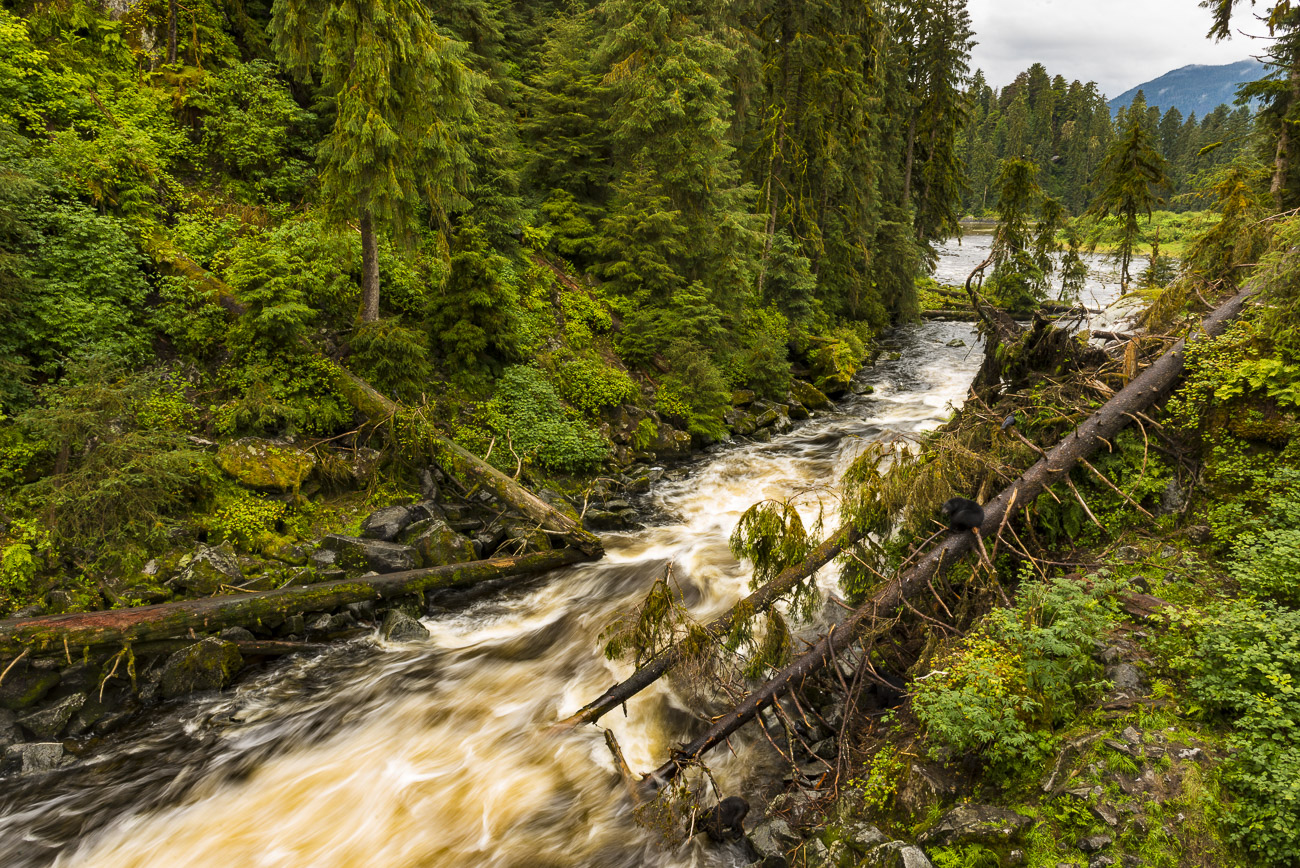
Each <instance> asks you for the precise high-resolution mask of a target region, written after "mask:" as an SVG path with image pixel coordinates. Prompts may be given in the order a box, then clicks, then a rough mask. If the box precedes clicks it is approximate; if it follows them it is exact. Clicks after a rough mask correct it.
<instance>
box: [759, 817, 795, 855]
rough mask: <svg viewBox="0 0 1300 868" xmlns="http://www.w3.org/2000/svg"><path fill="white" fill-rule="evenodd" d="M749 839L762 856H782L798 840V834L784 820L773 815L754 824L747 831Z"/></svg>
mask: <svg viewBox="0 0 1300 868" xmlns="http://www.w3.org/2000/svg"><path fill="white" fill-rule="evenodd" d="M749 840H750V841H751V842H752V843H753V845H754V849H756V850H758V852H759V853H761V854H763V855H764V856H781V857H784V856H785V852H786V850H788V849H789V848H790V847H793V846H794V845H795V844H796V843H797V842H798V841H799V836H798V835H796V834H795V833H794V830H792V829H791V828H790V824H789V823H787V822H786V821H785V820H783V819H781V818H780V817H773V818H771V819H767V820H764V821H763V822H761V823H759V824H758V825H757V826H755V827H754V829H753V831H751V832H750V833H749Z"/></svg>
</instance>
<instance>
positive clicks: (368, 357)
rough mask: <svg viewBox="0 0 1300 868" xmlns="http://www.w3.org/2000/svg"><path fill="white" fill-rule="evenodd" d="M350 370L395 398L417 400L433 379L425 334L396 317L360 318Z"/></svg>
mask: <svg viewBox="0 0 1300 868" xmlns="http://www.w3.org/2000/svg"><path fill="white" fill-rule="evenodd" d="M350 343H351V345H352V357H351V359H350V360H349V365H350V366H351V369H352V372H353V373H355V374H359V375H360V376H361V377H363V378H365V379H366V381H367V382H369V383H370V384H371V385H372V386H374V387H375V388H377V389H379V391H381V392H383V393H384V394H386V395H390V396H392V397H394V398H396V399H397V400H399V401H404V402H408V403H410V402H418V401H419V399H420V397H421V396H422V395H423V394H425V393H427V391H428V389H429V385H430V383H431V382H432V381H433V379H434V378H433V368H432V366H431V365H430V364H429V348H428V338H427V337H426V336H425V334H424V332H422V331H418V330H416V329H413V328H409V327H407V326H405V325H403V324H402V323H401V321H400V320H399V319H398V318H397V317H391V318H387V319H381V320H379V321H378V322H363V323H361V324H360V325H359V326H358V327H357V330H356V331H355V332H354V333H353V335H352V338H351V341H350Z"/></svg>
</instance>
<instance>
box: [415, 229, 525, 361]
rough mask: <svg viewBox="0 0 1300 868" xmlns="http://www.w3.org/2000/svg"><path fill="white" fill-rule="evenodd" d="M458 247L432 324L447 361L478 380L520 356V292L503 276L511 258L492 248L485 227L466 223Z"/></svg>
mask: <svg viewBox="0 0 1300 868" xmlns="http://www.w3.org/2000/svg"><path fill="white" fill-rule="evenodd" d="M454 250H455V252H454V253H453V254H452V257H451V271H450V273H449V275H448V277H447V282H446V284H445V285H444V286H443V288H442V291H441V292H440V293H438V294H437V295H435V297H434V298H433V300H432V305H431V307H432V309H431V311H430V315H429V322H430V326H431V327H432V329H433V335H434V340H435V341H436V345H437V347H438V349H439V350H440V354H441V356H442V358H443V360H444V361H445V362H446V363H447V364H448V365H449V366H450V367H451V368H452V370H454V371H456V372H457V374H458V376H460V377H461V378H466V377H468V378H470V379H474V378H476V377H479V376H482V375H483V374H486V373H491V372H495V371H498V370H500V368H501V366H502V365H503V364H504V363H506V362H509V361H511V360H512V359H514V358H515V346H516V344H515V315H514V310H515V308H516V306H517V301H516V299H517V296H516V294H515V291H514V287H513V286H511V285H510V284H509V283H507V282H506V281H505V280H503V279H502V272H503V271H505V267H504V266H505V260H504V259H503V258H502V257H501V256H498V255H497V254H495V253H493V252H492V250H491V249H490V248H489V247H488V244H487V238H486V236H485V233H484V231H483V228H482V227H481V226H478V225H470V226H463V227H461V228H460V230H459V231H458V232H457V233H456V238H455V248H454Z"/></svg>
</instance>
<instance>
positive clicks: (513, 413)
mask: <svg viewBox="0 0 1300 868" xmlns="http://www.w3.org/2000/svg"><path fill="white" fill-rule="evenodd" d="M487 414H488V424H489V426H490V427H491V428H492V430H493V431H495V432H496V433H497V434H498V435H499V436H500V437H501V438H503V439H505V440H507V442H506V443H502V444H499V447H498V448H499V449H500V451H499V452H497V453H496V454H497V455H507V456H508V455H509V451H508V450H510V449H513V450H514V452H515V453H516V454H518V455H519V456H520V457H521V458H523V459H525V460H530V461H536V462H537V463H539V464H541V465H542V466H543V467H546V468H548V469H550V470H559V471H564V472H570V473H576V472H579V471H582V470H586V469H589V468H592V467H595V466H597V465H599V464H600V463H601V462H602V461H604V460H605V457H606V455H608V452H609V447H608V445H607V444H606V443H605V441H603V440H602V439H601V438H600V435H599V434H597V433H596V431H595V430H593V429H592V428H591V427H590V426H589V425H587V424H586V423H584V422H582V421H581V420H579V419H574V418H572V417H571V416H570V415H569V413H568V412H566V410H565V407H564V404H563V403H562V402H561V401H560V396H559V395H558V394H556V391H555V387H554V386H552V385H551V382H550V380H548V379H546V375H545V374H543V373H542V372H541V371H540V370H538V369H537V368H534V367H529V366H525V365H513V366H511V367H509V368H506V369H505V371H504V372H503V373H502V375H501V379H500V380H499V381H498V383H497V388H496V394H495V396H494V397H493V398H492V400H491V401H489V402H488V405H487Z"/></svg>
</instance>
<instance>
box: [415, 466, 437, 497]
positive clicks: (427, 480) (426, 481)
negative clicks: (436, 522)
mask: <svg viewBox="0 0 1300 868" xmlns="http://www.w3.org/2000/svg"><path fill="white" fill-rule="evenodd" d="M433 470H434V468H432V467H426V468H424V469H423V470H421V471H420V497H422V498H424V499H425V500H437V499H438V495H439V494H440V493H441V492H440V491H439V488H438V480H437V479H435V478H434V476H433Z"/></svg>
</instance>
